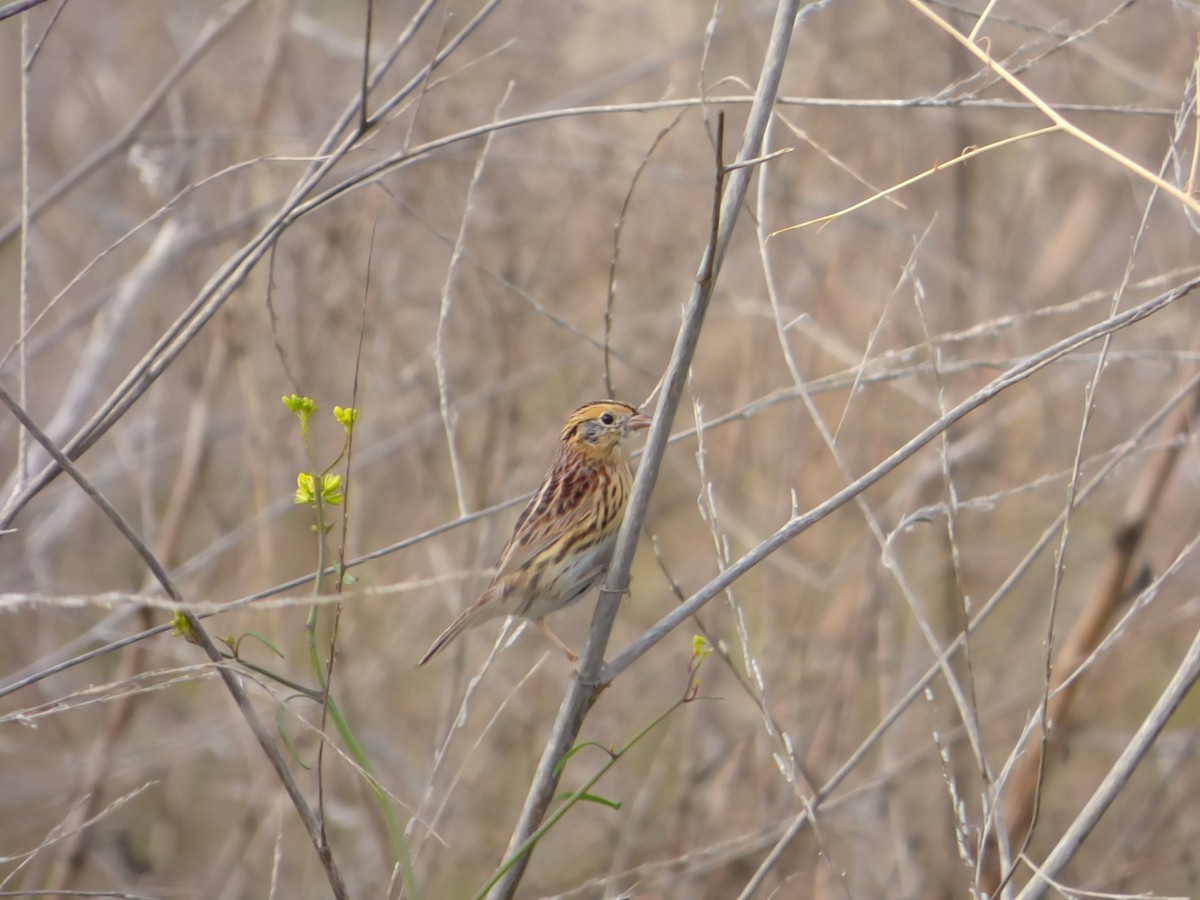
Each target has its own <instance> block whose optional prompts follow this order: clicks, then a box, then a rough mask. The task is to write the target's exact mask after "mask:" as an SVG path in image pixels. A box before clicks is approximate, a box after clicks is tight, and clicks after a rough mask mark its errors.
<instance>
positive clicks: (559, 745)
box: [489, 0, 800, 900]
mask: <svg viewBox="0 0 1200 900" xmlns="http://www.w3.org/2000/svg"><path fill="white" fill-rule="evenodd" d="M799 6H800V4H799V0H781V2H780V4H779V6H778V8H777V9H776V12H775V21H774V24H773V25H772V28H771V37H770V40H769V43H768V47H767V52H766V56H765V59H764V61H763V67H762V74H761V75H760V77H759V83H758V89H757V91H756V93H755V100H754V105H753V106H752V107H751V109H750V115H749V117H748V119H747V122H746V129H745V132H744V134H743V138H742V146H741V149H740V150H739V151H738V155H737V159H738V161H744V160H747V159H752V158H755V157H757V156H758V155H759V154H760V153H761V150H762V140H763V134H764V132H765V130H766V126H767V122H768V120H769V119H770V116H771V110H772V108H773V107H774V103H775V97H776V95H777V93H778V90H779V80H780V77H781V75H782V72H783V64H784V60H785V59H786V58H787V50H788V46H789V45H790V43H791V36H792V27H793V24H794V22H795V19H796V14H797V12H798V10H799ZM719 153H720V148H718V154H719ZM752 171H753V170H752V169H748V168H738V169H736V170H735V171H733V172H732V173H730V175H729V177H728V181H727V184H726V186H725V191H724V194H723V196H722V198H721V204H720V210H719V212H718V214H717V217H716V220H715V221H714V225H713V228H714V231H715V232H716V237H715V239H714V240H713V241H712V243H711V244H710V246H709V248H708V250H707V251H706V252H705V254H704V257H703V259H702V260H701V261H700V266H699V271H698V273H697V276H696V282H695V284H694V285H693V288H692V295H691V299H690V300H689V301H688V305H687V307H686V309H685V310H684V314H683V322H682V324H681V325H680V328H679V334H678V337H677V338H676V342H675V348H674V351H673V352H672V354H671V361H670V363H669V364H668V366H667V372H666V376H665V379H664V385H663V390H662V393H661V394H660V395H659V401H658V406H657V408H656V409H655V412H654V424H653V425H651V427H650V434H649V436H648V438H647V440H646V450H645V452H644V453H643V455H642V459H641V462H640V463H639V465H638V472H637V477H636V478H635V480H634V484H633V492H632V494H631V496H630V499H629V509H628V511H627V512H626V514H625V520H624V522H623V523H622V524H621V530H620V532H619V534H618V535H617V543H616V549H615V550H614V552H613V558H612V562H611V563H610V564H609V569H608V574H607V576H606V578H605V582H604V587H603V588H602V589H601V591H600V598H599V600H598V601H597V603H596V612H595V615H594V616H593V618H592V624H591V627H590V628H589V629H588V635H587V640H586V642H585V643H584V647H583V653H582V654H581V656H580V661H579V669H578V674H577V676H576V678H575V679H573V680H572V682H571V685H570V687H569V688H568V690H567V694H566V697H565V698H564V699H563V702H562V706H561V707H560V708H559V713H558V718H557V720H556V721H555V723H554V727H553V730H552V731H551V734H550V737H549V739H548V740H547V743H546V747H545V750H544V751H543V753H542V758H541V760H540V761H539V762H538V766H537V771H536V772H535V774H534V777H533V783H532V784H531V785H530V788H529V794H528V795H527V797H526V799H525V805H524V808H523V809H522V811H521V816H520V818H519V819H518V822H517V826H516V828H515V829H514V830H513V834H512V837H511V839H510V840H509V846H508V851H507V852H506V853H505V857H509V856H511V855H512V854H514V853H515V852H516V851H517V850H518V848H520V847H522V846H523V845H524V844H525V842H526V841H528V840H529V839H530V837H531V836H532V835H533V834H534V833H535V832H536V831H537V829H538V827H539V826H540V824H541V822H542V819H543V818H544V816H545V814H546V809H547V808H548V806H549V804H550V800H551V798H552V797H553V795H554V790H555V787H556V786H557V784H558V772H557V771H556V770H557V767H558V763H559V760H561V759H562V757H563V755H564V754H565V753H566V752H567V750H568V749H569V748H570V747H571V745H572V744H573V743H574V742H575V738H576V736H577V735H578V733H579V729H580V727H581V726H582V724H583V720H584V718H585V717H586V715H587V712H588V710H589V709H590V708H591V705H592V702H593V701H594V700H595V698H596V694H597V692H598V690H599V676H600V671H601V665H602V663H603V657H604V649H605V647H606V646H607V644H608V638H609V634H610V633H611V632H612V625H613V621H614V619H615V618H616V614H617V607H618V605H619V602H620V599H621V597H622V595H623V594H624V593H625V589H626V586H627V584H628V582H629V567H630V565H631V564H632V562H633V555H634V551H635V549H636V547H637V538H638V534H639V533H640V531H641V528H642V523H643V521H644V520H645V516H646V509H647V507H648V506H649V502H650V493H651V491H652V490H653V488H654V482H655V480H656V479H657V477H658V471H659V467H660V465H661V464H662V457H663V453H664V451H665V450H666V446H667V438H668V437H669V436H670V433H671V424H672V422H673V421H674V418H675V411H676V409H677V408H678V406H679V400H680V397H681V396H682V394H683V388H684V384H685V382H686V379H687V372H688V368H689V366H690V365H691V360H692V355H693V354H694V352H695V349H696V344H697V342H698V341H699V338H700V330H701V327H702V326H703V323H704V314H705V312H706V310H707V308H708V303H709V300H710V298H711V297H712V291H713V288H714V286H715V283H716V278H717V275H718V274H719V272H720V269H721V262H722V261H723V260H724V257H725V252H726V250H727V248H728V246H729V241H730V239H731V237H732V235H733V228H734V225H735V224H736V222H737V218H738V215H737V214H738V211H739V210H740V209H741V206H742V201H743V199H744V198H745V196H746V189H747V187H748V186H749V182H750V176H751V173H752ZM723 175H724V171H723V170H722V171H719V172H718V173H717V178H718V180H721V178H722V177H723ZM531 854H532V847H531V848H530V850H529V852H527V853H525V854H524V855H522V856H521V857H520V858H519V859H518V860H517V861H516V863H515V864H514V865H513V866H512V868H511V869H509V870H508V872H506V873H505V875H504V877H503V878H502V879H501V880H500V881H499V882H498V883H497V884H496V886H495V888H493V890H492V891H491V893H490V894H489V897H490V898H491V900H500V898H504V900H508V898H511V897H512V896H513V895H514V894H515V893H516V890H517V886H518V885H519V884H520V882H521V877H522V876H523V874H524V872H525V868H526V866H527V865H528V862H529V857H530V855H531Z"/></svg>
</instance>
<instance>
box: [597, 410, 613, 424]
mask: <svg viewBox="0 0 1200 900" xmlns="http://www.w3.org/2000/svg"><path fill="white" fill-rule="evenodd" d="M615 421H616V419H614V418H613V414H612V413H605V414H604V415H602V416H601V417H600V422H601V424H603V425H611V424H612V423H613V422H615Z"/></svg>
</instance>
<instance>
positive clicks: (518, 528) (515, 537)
mask: <svg viewBox="0 0 1200 900" xmlns="http://www.w3.org/2000/svg"><path fill="white" fill-rule="evenodd" d="M607 479H608V475H607V473H606V472H605V471H604V470H603V469H601V468H597V467H594V466H588V465H586V464H585V465H580V462H579V460H575V459H565V458H562V457H560V458H559V459H558V460H556V461H555V464H554V466H553V467H552V468H551V469H550V471H549V472H548V473H547V475H546V480H545V481H543V482H542V486H541V488H539V489H538V492H537V493H536V494H534V495H533V498H532V499H530V501H529V503H527V504H526V505H525V508H524V509H523V510H522V511H521V515H520V516H518V517H517V523H516V524H515V525H514V526H513V533H512V537H510V538H509V539H508V543H507V544H506V545H505V547H504V549H503V550H502V551H501V552H500V559H499V560H498V561H497V563H496V574H495V576H494V577H493V578H492V584H493V585H494V584H496V583H497V582H499V581H501V580H503V579H504V578H505V576H507V575H511V574H512V573H513V572H517V571H519V570H520V569H521V568H523V567H524V566H525V565H526V564H527V563H528V562H529V561H530V560H531V559H533V558H535V557H536V556H538V554H540V553H542V552H543V551H544V550H547V549H548V548H550V547H551V546H552V545H553V544H554V543H555V542H556V541H557V540H559V539H560V538H562V537H563V536H565V535H570V534H576V533H577V532H578V531H579V528H580V525H581V523H582V522H583V521H584V520H585V519H586V518H587V517H588V516H589V515H592V514H593V512H594V510H595V503H596V500H597V499H598V497H599V496H600V495H601V494H602V493H603V490H604V488H606V487H607V484H606V483H605V482H607Z"/></svg>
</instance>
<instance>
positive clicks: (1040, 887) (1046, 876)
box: [1017, 631, 1200, 900]
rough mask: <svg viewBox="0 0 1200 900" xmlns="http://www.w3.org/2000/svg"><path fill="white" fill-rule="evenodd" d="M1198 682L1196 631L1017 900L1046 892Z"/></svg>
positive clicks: (1033, 899)
mask: <svg viewBox="0 0 1200 900" xmlns="http://www.w3.org/2000/svg"><path fill="white" fill-rule="evenodd" d="M1197 681H1200V631H1198V632H1197V633H1196V637H1195V638H1194V639H1193V640H1192V645H1191V647H1189V648H1188V652H1187V654H1186V655H1185V656H1184V658H1183V661H1182V662H1181V663H1180V664H1179V668H1178V669H1177V670H1176V671H1175V675H1174V676H1172V678H1171V681H1170V683H1169V684H1168V685H1167V687H1166V689H1165V690H1164V691H1163V692H1162V694H1160V695H1159V698H1158V700H1157V701H1156V702H1155V704H1154V707H1153V709H1151V710H1150V714H1149V715H1148V716H1147V717H1146V719H1145V721H1144V722H1142V724H1141V727H1139V728H1138V730H1137V731H1136V732H1135V733H1134V735H1133V737H1132V738H1131V739H1130V741H1129V743H1128V745H1126V747H1125V749H1124V750H1123V751H1122V752H1121V755H1120V756H1119V757H1117V761H1116V762H1115V763H1113V766H1112V768H1111V769H1109V772H1108V774H1107V775H1106V776H1104V780H1103V781H1102V782H1101V783H1100V786H1099V787H1098V788H1096V791H1095V793H1094V794H1092V796H1091V797H1090V798H1089V799H1088V802H1087V803H1086V804H1084V807H1083V809H1082V810H1080V812H1079V815H1078V816H1077V817H1076V818H1075V821H1074V822H1072V823H1071V826H1070V827H1069V828H1068V829H1067V830H1066V832H1065V833H1064V834H1063V836H1062V837H1061V838H1060V839H1059V841H1058V843H1057V844H1056V845H1055V847H1054V850H1052V851H1051V853H1050V855H1049V856H1048V857H1046V861H1045V862H1044V863H1042V865H1041V866H1040V867H1037V868H1036V869H1035V871H1034V876H1033V878H1032V880H1031V881H1030V882H1029V884H1027V885H1026V886H1025V889H1024V890H1023V891H1021V893H1020V894H1019V895H1018V897H1017V900H1041V898H1042V897H1044V896H1045V895H1046V891H1047V890H1049V889H1050V887H1051V883H1050V879H1053V878H1055V877H1056V876H1057V875H1058V874H1059V873H1060V872H1061V871H1062V870H1063V868H1064V867H1065V866H1066V864H1067V863H1068V862H1070V860H1071V857H1072V856H1074V855H1075V851H1076V850H1078V849H1079V845H1080V844H1082V843H1083V841H1084V839H1085V838H1086V837H1087V836H1088V834H1090V833H1091V831H1092V829H1093V828H1094V827H1095V826H1096V823H1097V822H1099V821H1100V817H1101V816H1102V815H1104V812H1105V810H1107V809H1108V807H1109V806H1110V805H1111V804H1112V802H1113V800H1114V799H1116V796H1117V794H1119V793H1120V792H1121V790H1122V789H1123V788H1124V787H1125V785H1126V783H1128V781H1129V779H1130V777H1131V776H1132V775H1133V771H1134V769H1136V768H1137V766H1138V763H1140V762H1141V761H1142V759H1143V758H1144V757H1145V755H1146V754H1147V753H1149V752H1150V748H1151V747H1152V746H1153V745H1154V740H1155V738H1157V737H1158V735H1159V732H1161V731H1162V730H1163V728H1164V727H1165V726H1166V724H1167V722H1168V720H1170V718H1171V716H1172V715H1174V713H1175V711H1176V710H1177V709H1178V708H1179V705H1180V704H1181V703H1183V701H1184V698H1185V697H1186V696H1187V694H1188V692H1189V691H1190V690H1191V689H1192V687H1193V686H1195V684H1196V682H1197Z"/></svg>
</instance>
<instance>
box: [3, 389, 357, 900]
mask: <svg viewBox="0 0 1200 900" xmlns="http://www.w3.org/2000/svg"><path fill="white" fill-rule="evenodd" d="M0 403H3V404H4V405H5V406H7V407H8V409H9V411H10V412H12V414H13V415H14V416H15V417H16V419H17V421H19V422H20V423H21V424H22V425H23V426H24V427H25V429H26V430H27V431H28V432H29V434H30V435H32V436H33V438H34V440H36V441H37V442H38V443H39V444H41V445H42V447H43V448H44V449H45V451H46V452H47V453H48V454H50V457H51V458H52V459H53V460H54V461H55V462H56V463H57V464H58V465H59V466H60V467H61V468H62V470H63V471H64V472H66V473H67V474H68V475H70V476H71V478H73V479H74V480H75V482H76V483H77V484H78V485H79V487H80V488H82V490H83V492H84V493H85V494H87V495H88V497H90V498H91V500H92V501H93V502H94V503H95V504H96V505H97V506H99V507H100V509H101V511H103V513H104V515H105V516H106V517H107V518H108V520H109V521H110V522H112V523H113V525H115V526H116V527H117V530H118V531H120V532H121V534H122V535H123V536H124V537H125V539H126V540H127V541H129V544H130V546H132V547H133V549H134V550H135V551H137V554H138V556H140V557H141V558H142V560H143V561H144V562H145V563H146V566H147V567H148V568H149V569H150V571H151V572H152V573H153V574H154V577H155V579H156V580H157V581H158V583H159V584H161V585H162V588H163V590H164V591H166V592H167V595H168V596H169V597H170V598H171V599H172V600H174V601H175V602H176V603H178V604H179V605H180V614H181V615H182V616H183V618H184V619H185V620H186V621H187V628H188V637H189V639H192V640H193V642H194V643H196V644H199V646H200V647H201V649H203V650H204V652H205V653H206V654H207V655H208V658H209V659H211V660H212V661H213V663H214V664H215V666H216V670H217V673H218V674H219V675H220V676H221V680H222V681H224V682H225V686H226V687H227V688H228V689H229V693H230V694H232V695H233V702H234V703H236V704H237V707H238V710H239V711H240V712H241V713H242V716H243V717H244V718H245V719H246V724H247V725H249V726H250V730H251V731H252V732H253V733H254V737H255V739H256V740H257V741H258V743H259V745H260V746H261V747H262V749H263V753H265V754H266V755H267V760H268V761H269V762H270V763H271V767H272V768H273V769H274V770H275V773H276V774H277V775H278V776H279V780H280V781H282V782H283V787H284V789H285V790H286V791H287V793H288V796H289V797H290V798H291V800H292V804H293V805H294V806H295V807H296V812H297V813H298V814H299V816H300V820H301V821H302V822H303V823H304V827H305V829H306V830H307V831H308V834H309V837H310V838H312V841H313V846H314V847H315V848H316V850H317V855H318V856H319V857H320V859H321V865H322V866H324V868H325V875H326V877H327V878H328V879H329V886H330V887H331V888H332V889H333V894H334V896H335V897H336V898H338V900H343V898H346V897H348V896H349V895H348V894H347V893H346V885H345V883H344V882H343V881H342V875H341V872H339V871H338V868H337V865H336V864H335V863H334V861H333V855H332V853H331V852H330V850H329V846H328V844H326V843H325V842H324V840H323V839H322V837H321V830H320V826H319V825H318V823H317V820H316V818H315V817H314V816H313V814H312V810H310V809H309V807H308V802H307V801H306V800H305V799H304V795H303V794H302V793H301V792H300V785H298V784H297V783H296V779H295V778H294V777H293V775H292V772H291V770H290V769H289V768H288V767H287V763H286V762H284V759H283V755H282V754H281V753H280V752H279V748H278V747H276V746H275V741H274V739H273V738H272V737H271V733H270V732H269V731H267V728H266V726H265V725H263V723H262V720H261V719H259V717H258V714H257V713H256V712H255V711H254V707H253V705H252V704H251V703H250V697H249V695H247V693H246V689H245V688H244V687H242V683H241V681H240V680H239V679H238V677H237V675H236V674H234V673H233V672H231V671H230V670H229V668H228V667H227V666H226V665H225V662H226V659H225V656H224V655H223V654H222V653H221V651H220V650H218V649H217V646H216V644H214V643H213V640H212V638H211V637H209V636H208V632H206V631H205V630H204V626H203V625H201V624H200V620H199V619H197V618H196V616H195V614H194V613H192V612H191V611H190V610H189V609H188V608H187V607H186V605H185V602H184V599H183V595H182V594H180V592H179V588H177V587H176V586H175V583H174V582H173V581H172V580H171V578H170V576H169V575H167V573H166V570H164V569H163V567H162V565H161V564H160V563H159V561H158V560H157V559H156V558H155V556H154V554H153V553H152V552H150V548H149V547H147V546H146V543H145V541H143V540H142V539H141V537H139V536H138V534H137V532H135V531H134V530H133V527H132V526H131V525H130V524H129V523H128V522H127V521H125V517H124V516H122V515H121V513H120V512H119V511H118V510H117V508H116V507H115V506H113V505H112V504H111V503H110V502H109V501H108V498H106V497H105V496H104V495H103V494H101V493H100V492H99V491H98V490H97V489H96V488H95V486H94V485H93V484H92V483H91V482H90V481H88V479H87V477H86V476H85V475H84V474H83V473H82V472H81V471H79V469H78V468H77V467H76V466H75V464H74V463H72V462H71V460H70V459H68V458H67V456H66V454H64V453H63V452H62V451H61V450H60V449H59V448H58V447H57V446H55V444H54V442H53V441H52V440H50V438H49V437H47V436H46V433H45V432H44V431H42V429H41V428H39V427H38V425H37V424H36V423H35V422H34V421H33V419H31V418H30V417H29V414H28V413H27V412H25V410H24V409H23V408H22V407H21V406H20V405H19V404H18V403H17V402H16V401H15V400H14V399H13V398H12V396H11V395H10V394H9V393H8V391H6V390H4V388H3V386H0Z"/></svg>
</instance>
